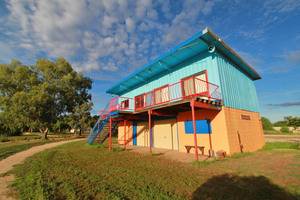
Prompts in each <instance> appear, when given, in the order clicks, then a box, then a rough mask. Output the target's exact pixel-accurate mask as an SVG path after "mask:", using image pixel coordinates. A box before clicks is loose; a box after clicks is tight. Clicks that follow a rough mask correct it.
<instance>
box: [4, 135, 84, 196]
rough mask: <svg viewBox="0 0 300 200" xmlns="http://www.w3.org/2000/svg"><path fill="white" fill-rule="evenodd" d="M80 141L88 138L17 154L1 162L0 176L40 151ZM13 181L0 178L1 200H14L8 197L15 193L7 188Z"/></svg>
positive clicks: (10, 177) (35, 148)
mask: <svg viewBox="0 0 300 200" xmlns="http://www.w3.org/2000/svg"><path fill="white" fill-rule="evenodd" d="M80 140H86V138H83V139H78V140H68V141H61V142H55V143H50V144H45V145H41V146H36V147H32V148H30V149H28V150H25V151H22V152H19V153H16V154H14V155H12V156H10V157H8V158H6V159H4V160H1V161H0V175H1V174H4V173H7V172H8V171H9V170H12V169H13V166H14V165H17V164H21V163H23V162H24V160H25V159H26V158H28V157H30V156H32V155H34V154H36V153H38V152H40V151H43V150H45V149H50V148H53V147H56V146H59V145H62V144H66V143H69V142H74V141H80ZM13 180H14V176H13V175H9V176H4V177H0V200H4V199H13V198H12V197H8V196H11V194H12V192H13V191H12V190H10V188H7V186H8V185H9V184H10V183H11V182H12V181H13Z"/></svg>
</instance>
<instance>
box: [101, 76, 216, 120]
mask: <svg viewBox="0 0 300 200" xmlns="http://www.w3.org/2000/svg"><path fill="white" fill-rule="evenodd" d="M194 96H202V97H207V99H208V100H219V101H221V99H222V97H221V91H220V89H219V86H217V85H215V84H212V83H209V82H207V81H204V80H201V79H198V78H195V77H190V78H187V79H183V80H180V81H179V82H177V83H174V84H172V85H169V84H168V85H164V86H162V87H159V88H156V89H154V90H152V91H151V92H148V93H145V94H142V95H140V96H137V97H135V98H127V97H115V98H113V99H111V100H110V103H109V107H108V109H107V110H108V111H109V112H113V111H116V110H126V111H136V110H141V109H145V108H149V107H152V106H157V105H161V104H165V103H169V102H172V101H176V100H180V99H184V98H189V97H194ZM102 112H103V111H100V116H101V113H102Z"/></svg>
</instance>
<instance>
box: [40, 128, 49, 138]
mask: <svg viewBox="0 0 300 200" xmlns="http://www.w3.org/2000/svg"><path fill="white" fill-rule="evenodd" d="M48 130H49V128H46V129H45V130H44V131H43V130H41V129H40V132H41V133H42V139H45V140H47V139H48V137H47V134H48Z"/></svg>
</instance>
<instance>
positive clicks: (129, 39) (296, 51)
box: [0, 0, 300, 122]
mask: <svg viewBox="0 0 300 200" xmlns="http://www.w3.org/2000/svg"><path fill="white" fill-rule="evenodd" d="M205 27H209V28H210V29H211V30H212V31H213V32H214V33H216V34H217V35H218V36H219V37H220V38H222V40H223V41H225V43H227V44H228V45H229V46H230V47H231V48H232V49H233V50H235V51H236V52H237V53H238V54H239V55H240V56H241V57H242V58H243V59H244V60H246V62H248V63H249V64H250V65H251V66H252V67H253V68H254V69H255V70H256V71H257V72H258V73H260V74H261V76H262V77H263V79H262V80H258V81H255V84H256V89H257V94H258V99H259V104H260V109H261V116H265V117H267V118H269V119H270V120H271V121H272V122H275V121H278V120H282V119H283V117H284V116H290V115H292V116H300V1H299V0H270V1H262V0H252V1H246V0H244V1H242V0H232V1H225V0H215V1H204V0H182V1H175V0H173V1H169V0H157V1H152V0H140V1H136V0H130V1H125V0H102V1H101V0H90V1H88V0H76V1H73V0H52V1H46V0H45V1H43V0H41V1H38V0H26V1H21V0H19V1H17V0H7V1H3V0H2V1H0V63H10V62H11V60H12V59H17V60H19V61H21V62H22V63H23V64H34V63H35V60H36V58H40V57H46V58H48V59H51V60H55V59H56V58H57V57H60V56H63V57H65V58H66V59H67V60H68V61H69V62H70V63H71V64H72V66H73V68H74V69H76V70H77V71H82V72H83V73H84V74H85V76H89V77H91V78H92V79H93V80H94V84H93V89H92V91H91V92H92V95H93V102H94V104H95V106H94V110H93V113H94V114H96V113H98V111H99V110H101V109H102V108H103V107H104V106H105V105H106V104H107V102H108V101H109V99H110V96H109V95H107V94H105V91H106V89H108V88H110V87H111V86H112V85H114V84H115V83H117V82H119V81H120V80H122V79H123V78H125V77H126V76H128V75H129V74H131V73H132V72H134V71H136V70H137V69H139V68H141V67H143V66H144V65H145V64H147V63H148V62H150V61H152V60H154V59H155V58H156V57H158V56H160V55H162V54H163V53H165V52H166V51H168V50H170V49H172V48H173V47H175V46H176V45H178V44H180V43H181V42H183V41H185V40H186V39H188V38H189V37H191V36H192V35H194V34H195V33H197V32H198V31H200V30H202V29H204V28H205Z"/></svg>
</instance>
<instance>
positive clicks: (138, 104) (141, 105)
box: [134, 94, 146, 109]
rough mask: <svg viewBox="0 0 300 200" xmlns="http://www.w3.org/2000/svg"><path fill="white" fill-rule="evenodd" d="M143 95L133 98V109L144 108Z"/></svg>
mask: <svg viewBox="0 0 300 200" xmlns="http://www.w3.org/2000/svg"><path fill="white" fill-rule="evenodd" d="M145 100H146V98H145V94H141V95H139V96H136V97H135V98H134V101H135V109H141V108H144V107H145Z"/></svg>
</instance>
